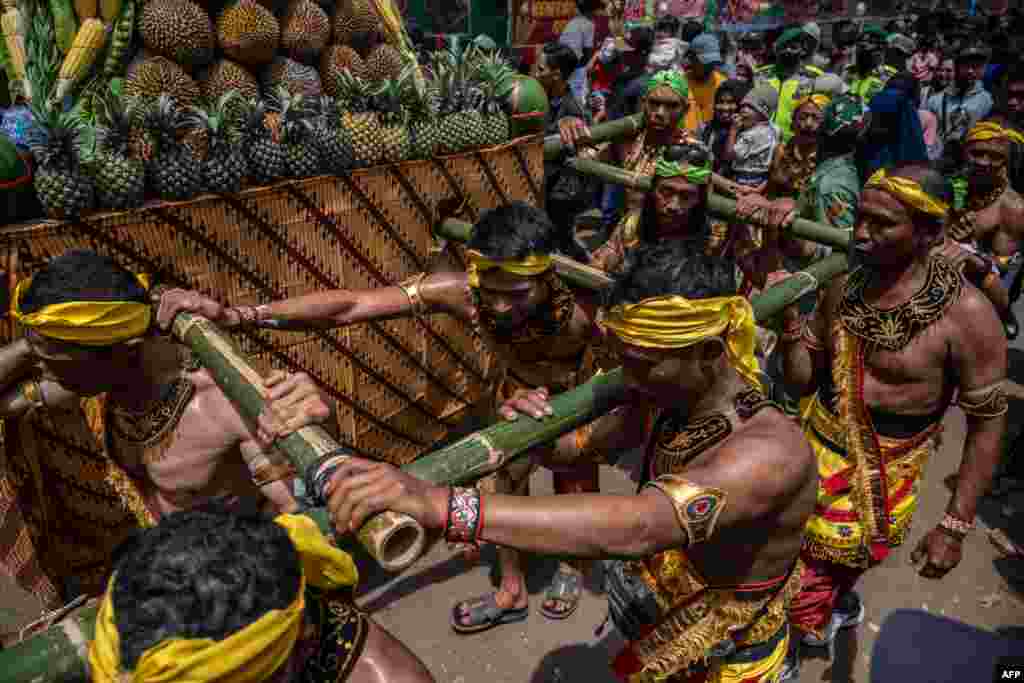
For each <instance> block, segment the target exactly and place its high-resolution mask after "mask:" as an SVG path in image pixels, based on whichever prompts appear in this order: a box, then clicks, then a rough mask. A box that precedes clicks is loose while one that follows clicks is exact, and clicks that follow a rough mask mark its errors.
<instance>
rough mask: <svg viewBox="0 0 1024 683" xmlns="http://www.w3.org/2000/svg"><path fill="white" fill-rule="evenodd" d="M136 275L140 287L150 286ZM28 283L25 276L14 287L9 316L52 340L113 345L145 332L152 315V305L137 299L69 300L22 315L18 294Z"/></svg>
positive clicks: (89, 344) (23, 292)
mask: <svg viewBox="0 0 1024 683" xmlns="http://www.w3.org/2000/svg"><path fill="white" fill-rule="evenodd" d="M135 277H136V278H137V279H138V281H139V284H141V285H142V288H143V289H146V290H148V289H149V277H148V276H146V275H136V276H135ZM31 284H32V278H26V279H24V280H22V281H21V282H19V283H18V286H17V287H15V289H14V298H13V299H12V301H11V315H12V316H13V317H14V319H15V320H16V321H17V322H18V323H19V324H20V325H22V326H24V327H28V328H30V329H33V330H35V331H36V332H38V333H39V334H41V335H43V336H44V337H49V338H51V339H59V340H60V341H66V342H74V343H76V344H82V345H83V346H113V345H114V344H120V343H121V342H125V341H128V340H129V339H134V338H136V337H141V336H142V335H144V334H145V333H146V330H148V329H149V324H150V321H151V319H152V317H153V309H152V306H150V305H149V304H148V303H140V302H138V301H71V302H67V303H63V304H53V305H50V306H44V307H43V308H41V309H39V310H38V311H36V312H35V313H28V314H24V313H22V312H21V297H22V296H23V295H24V294H25V292H27V291H28V288H29V286H30V285H31Z"/></svg>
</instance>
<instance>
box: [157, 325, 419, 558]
mask: <svg viewBox="0 0 1024 683" xmlns="http://www.w3.org/2000/svg"><path fill="white" fill-rule="evenodd" d="M173 332H174V334H175V336H176V337H177V338H178V339H180V340H181V341H182V342H183V343H185V344H186V345H188V346H189V348H191V349H192V352H193V353H195V354H196V356H197V357H198V358H199V360H200V361H201V362H202V364H203V366H204V367H205V368H206V369H207V370H208V371H209V372H210V374H211V375H212V376H213V379H214V381H216V382H217V386H219V387H220V389H221V391H223V392H224V394H225V395H226V396H227V397H228V398H229V399H231V401H232V403H234V404H235V406H236V407H237V408H238V410H239V412H240V413H241V414H242V415H243V417H245V418H247V419H248V420H250V421H252V422H255V420H256V418H257V417H258V416H259V414H260V413H261V412H262V410H263V394H262V390H261V388H262V386H263V378H262V377H261V376H260V374H259V373H258V372H257V371H256V369H255V368H254V367H253V366H252V365H251V364H250V363H249V361H248V359H246V358H245V356H244V355H243V354H242V353H241V352H240V351H239V349H238V348H237V347H236V346H235V344H234V342H233V341H232V340H231V338H230V337H229V336H228V335H226V334H224V333H223V332H222V331H221V330H220V329H218V328H217V326H216V325H214V324H213V323H211V322H210V321H209V320H206V319H205V318H201V317H199V316H195V315H192V314H190V313H180V314H178V316H177V317H176V318H175V320H174V325H173ZM276 446H277V448H278V449H279V450H280V451H281V452H282V453H284V454H285V456H286V457H287V458H288V459H289V461H291V463H292V464H293V465H294V466H295V469H296V471H297V472H298V473H299V475H300V476H302V477H303V478H304V479H305V481H306V485H307V487H309V489H310V493H311V494H312V495H313V496H314V498H317V499H319V500H324V498H325V496H323V492H322V491H320V490H317V488H318V487H322V485H323V484H325V483H326V481H325V480H324V479H323V478H320V479H319V480H318V478H317V477H316V476H315V474H316V472H317V470H318V469H319V468H320V465H321V464H322V463H324V462H325V461H326V460H327V459H328V458H331V457H336V456H346V457H347V454H346V451H345V450H344V449H343V448H342V447H341V446H340V445H339V444H338V442H337V441H335V440H334V439H333V438H331V436H330V435H329V434H328V433H327V432H326V431H324V429H323V428H321V427H319V426H317V425H312V426H308V427H303V428H302V429H300V430H299V431H297V432H294V433H292V434H289V435H288V436H287V437H285V438H283V439H280V440H279V441H278V442H277V444H276ZM356 538H357V539H358V541H359V542H360V544H362V545H363V547H365V548H366V550H367V552H368V553H369V554H370V555H371V556H372V557H373V558H374V559H375V560H377V561H378V562H379V563H380V565H381V566H382V567H384V568H385V569H386V570H388V571H392V572H397V571H401V570H404V569H406V568H408V567H409V565H411V564H412V563H413V562H415V561H416V560H417V559H418V558H419V556H420V555H421V554H422V552H423V548H424V546H425V544H426V534H424V532H423V528H422V527H421V526H420V525H419V523H418V522H416V520H414V519H413V518H411V517H409V516H407V515H399V514H397V513H394V512H384V513H381V514H380V515H375V516H374V517H373V518H371V519H370V520H369V521H368V522H367V523H366V524H365V525H364V526H363V528H362V529H360V530H359V532H358V533H357V534H356Z"/></svg>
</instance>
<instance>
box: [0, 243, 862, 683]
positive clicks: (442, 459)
mask: <svg viewBox="0 0 1024 683" xmlns="http://www.w3.org/2000/svg"><path fill="white" fill-rule="evenodd" d="M846 268H847V264H846V256H845V255H844V254H832V255H831V256H828V257H826V258H824V259H822V260H821V261H818V262H817V263H814V264H812V265H811V266H809V267H808V268H807V269H806V270H803V271H800V272H798V273H795V274H794V275H793V276H792V277H790V278H789V279H787V280H786V281H785V282H781V283H779V284H776V285H773V286H772V287H769V288H768V289H767V290H765V291H764V292H763V293H762V294H760V295H758V296H756V297H754V299H753V300H752V302H751V304H752V306H753V309H754V315H755V317H756V318H757V319H758V320H759V321H764V320H767V319H769V318H772V317H774V316H776V315H778V314H779V313H780V312H781V311H782V310H783V309H784V308H785V307H786V306H788V305H789V304H791V303H794V302H795V301H796V300H797V299H799V298H800V297H801V296H803V295H804V294H806V293H808V292H810V291H813V290H814V289H816V288H817V287H819V286H820V285H821V284H822V283H825V282H827V281H828V280H830V279H832V278H833V277H836V276H838V275H840V274H841V273H843V272H845V271H846ZM175 322H176V325H177V324H178V323H177V321H175ZM210 327H212V326H210ZM214 329H216V328H214ZM185 331H186V332H191V331H192V330H189V329H186V330H185ZM186 336H187V335H186ZM211 360H212V359H211ZM225 393H227V392H225ZM624 395H625V386H624V384H623V379H622V370H621V369H620V368H616V369H614V370H612V371H610V372H607V373H604V374H601V375H597V376H596V377H594V378H592V379H591V380H590V381H589V382H586V383H584V384H582V385H580V386H578V387H576V388H575V389H573V390H572V391H568V392H565V393H564V394H559V395H558V396H554V397H553V398H552V399H551V406H552V408H553V410H554V414H553V415H551V416H550V417H547V418H544V419H542V420H533V419H530V420H527V419H522V420H515V421H511V422H501V423H498V424H495V425H493V426H491V427H488V428H487V429H484V430H481V431H479V432H477V433H475V434H471V435H470V436H467V437H466V438H464V439H462V440H460V441H458V442H456V443H454V444H452V445H450V446H448V447H446V448H442V449H440V450H438V451H436V452H434V453H431V454H429V455H427V456H424V457H423V458H420V459H419V460H416V461H415V462H413V463H411V464H409V465H406V466H405V467H403V468H402V469H403V470H404V471H406V472H408V473H410V474H413V475H414V476H417V477H419V478H421V479H424V480H426V481H430V482H433V483H437V484H460V483H466V482H469V481H472V480H474V479H478V478H480V477H483V476H485V475H487V474H489V473H490V472H493V471H495V470H497V469H498V468H500V467H502V466H503V465H505V464H507V463H508V462H510V461H511V460H514V459H515V458H516V457H520V456H522V455H523V454H525V453H527V452H528V451H529V450H530V449H532V448H535V447H536V446H539V445H541V444H544V443H548V442H550V441H552V440H554V439H556V438H558V437H559V436H560V435H562V434H564V433H566V432H569V431H571V430H573V429H576V428H577V427H580V426H582V425H585V424H587V423H589V422H591V421H593V420H595V419H597V418H598V417H600V416H601V415H603V414H604V413H606V412H607V411H608V410H610V409H611V408H613V407H615V406H616V405H618V404H620V403H621V402H622V400H623V397H624ZM253 407H255V402H254V401H253ZM304 514H307V515H309V516H310V517H312V518H313V519H314V520H315V521H316V522H317V524H318V525H319V526H320V528H321V529H323V530H325V533H326V532H328V531H329V529H330V520H329V519H328V517H327V514H326V511H325V510H324V509H323V508H317V509H314V510H310V511H307V512H306V513H304ZM95 619H96V607H95V605H92V606H87V607H85V608H82V609H81V610H78V611H77V612H74V613H72V614H71V615H69V616H67V617H65V618H64V619H62V620H61V621H60V622H58V623H56V624H54V625H53V626H51V627H50V628H49V629H47V630H46V631H44V632H42V633H40V634H38V635H36V636H33V637H32V638H30V639H28V640H26V641H24V642H22V643H18V644H17V645H14V646H12V647H10V648H8V649H6V650H2V651H0V671H2V672H4V675H3V680H4V681H5V682H10V683H57V682H58V681H66V680H83V679H85V677H86V676H87V673H86V670H87V665H86V647H87V644H88V642H89V641H90V640H91V639H92V638H93V634H94V632H95V627H94V624H95Z"/></svg>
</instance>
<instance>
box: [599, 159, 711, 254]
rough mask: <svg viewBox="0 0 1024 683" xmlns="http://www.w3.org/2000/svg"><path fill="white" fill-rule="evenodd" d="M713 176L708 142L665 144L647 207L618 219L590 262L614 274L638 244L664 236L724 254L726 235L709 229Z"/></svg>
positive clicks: (647, 243)
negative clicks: (670, 145) (708, 211)
mask: <svg viewBox="0 0 1024 683" xmlns="http://www.w3.org/2000/svg"><path fill="white" fill-rule="evenodd" d="M711 176H712V173H711V159H710V155H709V153H708V150H707V148H706V147H704V146H703V145H700V144H697V143H691V144H687V145H675V146H672V147H669V148H668V149H666V150H665V153H664V155H663V156H662V157H661V158H659V159H658V161H657V163H656V164H655V167H654V175H653V176H652V181H651V189H650V190H649V191H648V192H647V194H646V196H645V198H644V205H643V207H642V208H641V210H640V211H637V212H634V213H633V214H631V215H630V216H627V217H626V219H624V220H623V221H622V222H621V223H619V225H618V227H616V228H615V231H614V232H613V233H612V236H611V237H609V238H608V241H607V242H605V243H604V244H603V245H601V246H600V247H598V248H597V249H596V250H595V251H594V253H593V254H592V255H591V258H590V265H591V266H593V267H595V268H600V269H601V270H604V271H606V272H609V273H613V272H615V271H617V270H619V269H620V268H621V267H622V266H623V264H624V263H625V262H626V257H627V255H628V254H629V252H630V251H632V250H633V249H635V248H637V247H638V246H640V245H641V244H646V245H652V244H656V243H658V242H661V241H665V240H672V241H684V242H687V243H689V244H690V245H691V247H692V248H694V249H697V250H708V251H709V253H711V252H712V251H713V252H714V253H716V254H718V255H724V253H725V252H726V247H727V246H728V245H725V244H724V243H723V242H724V239H725V237H726V235H725V234H722V235H719V239H718V240H717V241H716V240H715V239H714V237H713V236H712V234H711V233H710V232H709V221H708V216H707V202H708V192H709V191H710V183H711Z"/></svg>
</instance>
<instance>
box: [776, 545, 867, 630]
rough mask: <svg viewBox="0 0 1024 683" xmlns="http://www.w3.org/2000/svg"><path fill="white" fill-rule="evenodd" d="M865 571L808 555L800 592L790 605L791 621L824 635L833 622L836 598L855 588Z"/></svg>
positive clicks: (801, 628) (800, 627)
mask: <svg viewBox="0 0 1024 683" xmlns="http://www.w3.org/2000/svg"><path fill="white" fill-rule="evenodd" d="M863 574H864V570H863V569H854V568H853V567H847V566H844V565H841V564H835V563H833V562H826V561H825V560H818V559H814V558H808V557H805V558H804V570H803V573H802V574H801V575H800V592H799V593H798V594H797V596H796V598H795V599H794V600H793V604H791V605H790V607H789V623H791V624H792V625H793V626H796V627H797V628H799V629H800V630H802V631H805V632H807V633H813V634H814V635H816V636H818V637H822V636H823V632H824V629H825V627H826V626H828V624H829V622H830V621H832V610H834V609H835V606H836V600H837V599H839V596H840V595H842V594H844V593H846V592H848V591H850V590H853V587H854V586H855V585H856V583H857V581H858V580H859V579H860V577H861V575H863Z"/></svg>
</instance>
